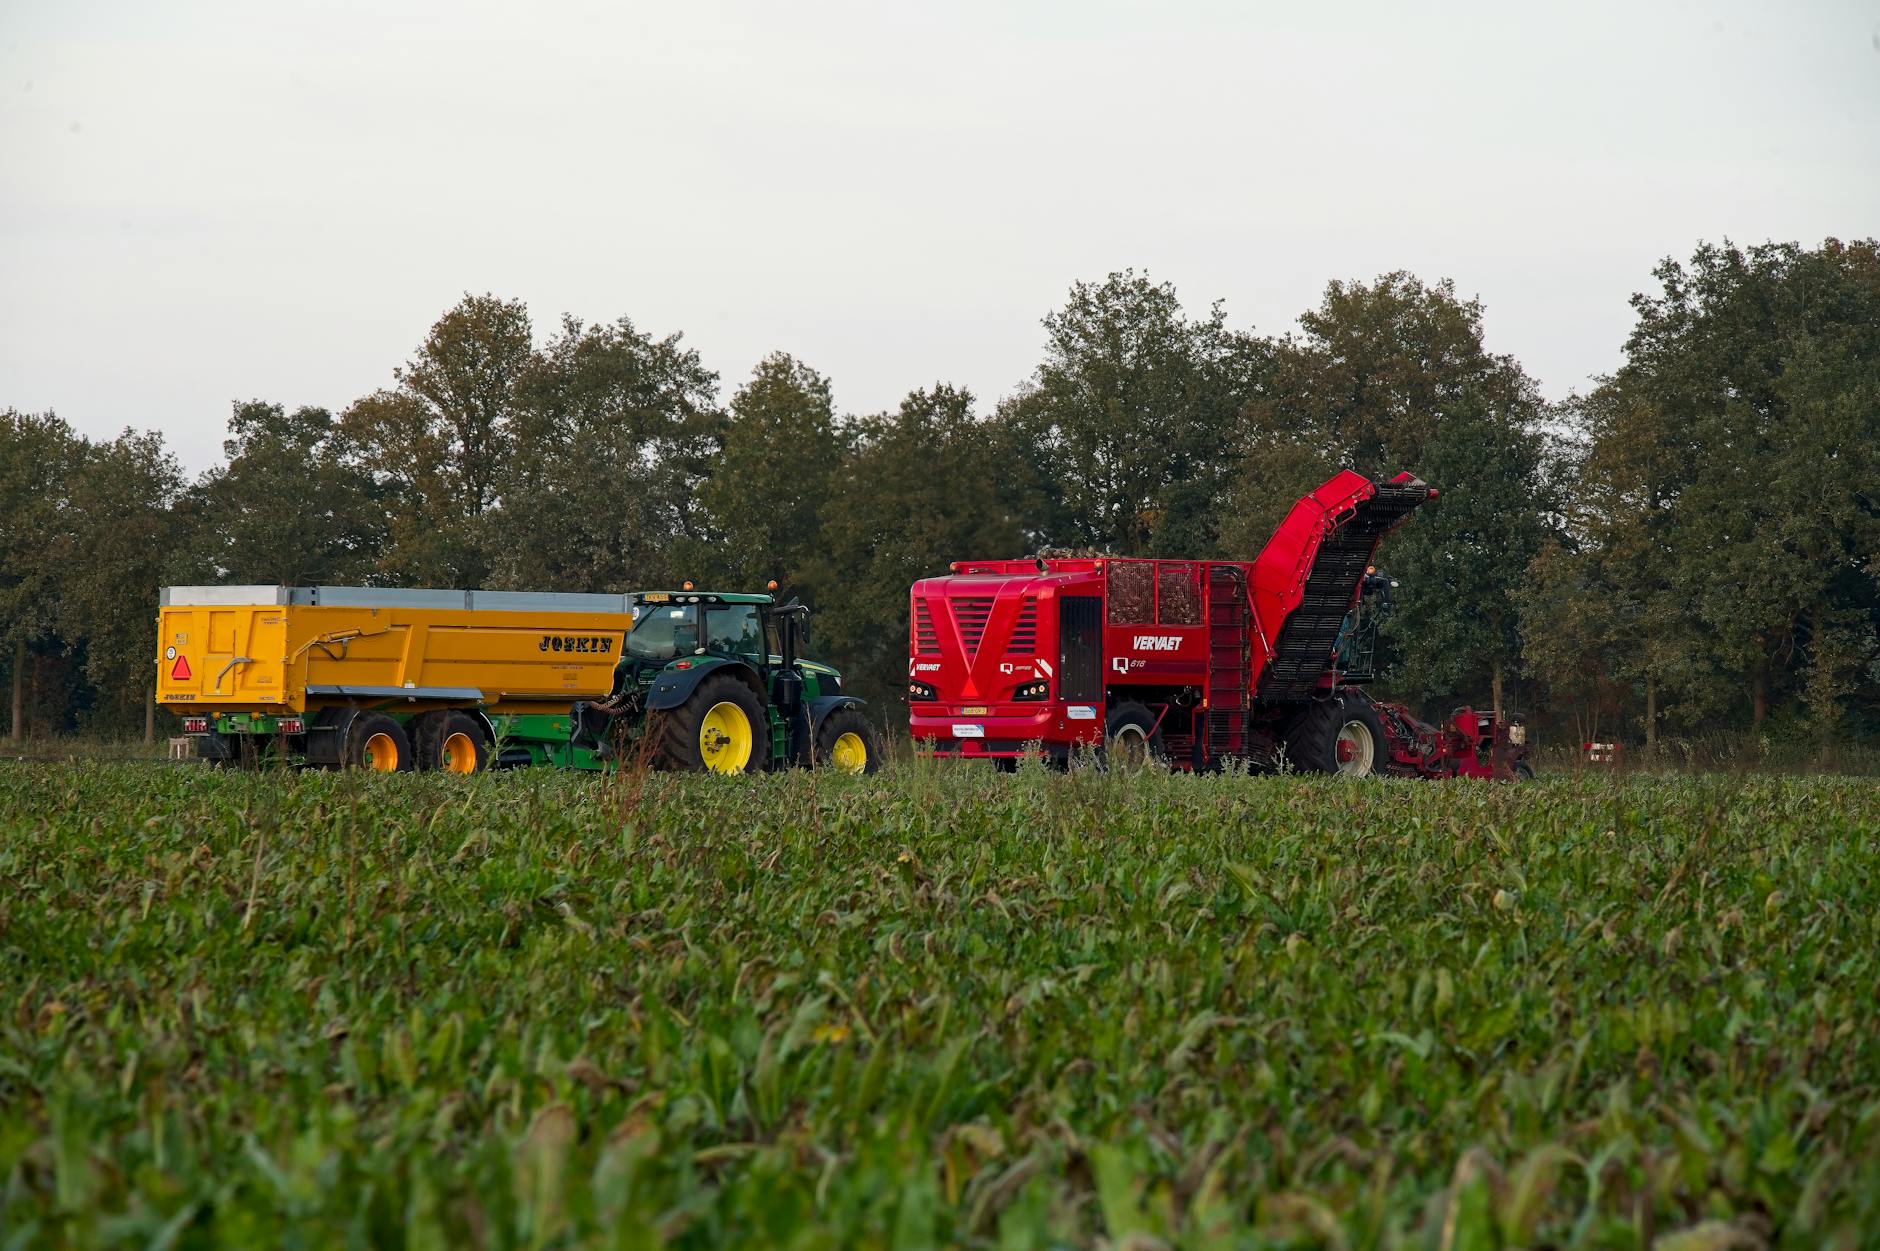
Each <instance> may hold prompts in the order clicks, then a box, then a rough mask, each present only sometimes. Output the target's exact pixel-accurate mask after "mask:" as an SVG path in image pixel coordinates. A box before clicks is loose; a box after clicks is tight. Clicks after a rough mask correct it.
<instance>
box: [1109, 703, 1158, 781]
mask: <svg viewBox="0 0 1880 1251" xmlns="http://www.w3.org/2000/svg"><path fill="white" fill-rule="evenodd" d="M1101 756H1102V759H1103V762H1104V764H1105V765H1106V766H1109V767H1113V768H1124V769H1130V768H1140V767H1142V766H1143V765H1148V764H1161V763H1162V762H1163V760H1164V759H1165V757H1164V755H1163V752H1162V727H1161V726H1159V725H1157V724H1156V717H1155V714H1154V713H1153V712H1150V711H1149V710H1148V709H1147V708H1145V707H1143V706H1142V705H1141V704H1138V703H1136V702H1134V701H1133V700H1132V701H1130V702H1128V703H1122V704H1118V705H1117V706H1116V707H1114V708H1112V709H1110V715H1109V716H1108V717H1106V718H1104V722H1103V749H1102V752H1101Z"/></svg>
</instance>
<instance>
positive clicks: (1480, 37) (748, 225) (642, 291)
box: [0, 0, 1880, 470]
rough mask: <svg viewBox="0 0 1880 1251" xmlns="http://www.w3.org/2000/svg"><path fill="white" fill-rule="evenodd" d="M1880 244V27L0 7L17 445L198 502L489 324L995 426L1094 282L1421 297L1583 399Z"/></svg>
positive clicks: (361, 3) (1224, 11) (265, 1)
mask: <svg viewBox="0 0 1880 1251" xmlns="http://www.w3.org/2000/svg"><path fill="white" fill-rule="evenodd" d="M1874 234H1880V0H1860V2H1857V3H1843V2H1838V0H1795V2H1792V3H1751V4H1744V3H1716V4H1696V3H1655V2H1652V0H1628V2H1627V3H1618V4H1592V3H1575V4H1570V5H1560V6H1557V7H1556V9H1555V11H1554V12H1552V13H1551V14H1543V13H1542V6H1538V5H1531V4H1522V3H1510V2H1509V0H1493V2H1489V3H1481V4H1443V3H1406V2H1404V0H1392V2H1390V3H1376V4H1371V3H1363V4H1358V3H1309V2H1307V0H1292V2H1291V3H1285V4H1252V3H1177V2H1174V0H1162V2H1161V3H1141V4H1120V3H1118V4H1113V3H1103V2H1101V0H1065V2H1062V3H1055V2H1054V3H1025V2H1024V0H1007V2H1004V3H943V2H940V0H925V2H922V3H913V2H899V3H895V2H889V0H879V2H876V3H811V2H805V3H787V2H783V3H780V2H778V0H769V2H767V3H758V2H753V3H708V2H704V0H668V2H667V3H663V4H658V5H653V4H640V3H630V2H618V3H601V2H592V3H564V2H556V3H545V2H543V0H533V2H531V3H520V2H516V3H502V4H480V3H479V4H472V3H461V2H453V3H442V2H440V3H435V4H420V3H415V2H412V0H354V2H351V3H331V4H300V3H285V2H280V0H235V2H230V3H220V2H209V0H204V2H184V0H176V2H172V3H162V2H158V0H135V2H133V0H119V2H105V0H95V2H94V0H0V407H4V406H7V405H11V406H14V407H17V408H22V409H28V410H35V411H37V410H43V409H55V410H56V411H57V412H59V413H60V414H61V415H62V416H64V417H65V418H66V419H67V420H69V421H71V422H72V423H73V424H74V425H75V426H76V427H78V429H79V430H81V431H82V432H84V433H86V434H89V435H94V436H109V435H111V434H113V433H115V432H116V431H117V430H118V429H119V428H121V427H122V426H125V425H127V424H128V425H135V426H138V427H156V428H159V429H161V430H162V431H163V432H164V433H165V434H166V435H167V436H168V438H169V440H170V442H171V444H172V446H174V447H175V448H176V450H177V451H178V453H179V455H180V456H181V457H182V459H183V461H184V463H185V464H186V465H187V466H188V467H189V468H191V469H192V470H194V469H200V468H203V467H204V466H206V465H209V464H211V463H213V461H214V460H215V459H216V458H217V457H218V456H219V454H220V441H221V439H222V437H223V425H224V422H225V420H226V418H227V415H228V409H229V404H230V402H231V401H232V400H235V399H246V398H249V397H262V398H266V399H270V400H276V401H279V402H282V403H285V404H287V405H289V406H293V405H298V404H323V405H327V406H329V407H331V408H333V409H334V410H335V411H337V410H338V409H340V408H342V407H343V406H344V405H345V404H346V403H347V402H349V401H350V400H352V399H353V398H355V397H357V396H359V395H361V394H364V393H365V392H367V391H370V390H371V389H373V388H375V387H378V386H382V385H385V384H387V383H388V382H389V381H390V379H391V371H392V368H393V367H394V366H395V365H397V364H399V363H400V362H402V361H404V360H405V359H406V358H407V357H408V356H409V355H410V353H411V351H412V349H413V347H414V346H415V345H416V344H417V343H418V341H419V339H420V338H421V337H422V336H423V334H424V333H425V330H426V329H427V328H428V326H429V325H430V323H431V322H432V321H434V320H435V319H436V317H437V316H438V315H439V314H440V313H441V312H442V311H443V310H444V309H445V308H446V307H448V306H449V305H450V304H452V303H453V302H454V301H456V300H457V299H458V298H459V297H460V296H461V295H462V294H463V293H464V292H466V291H475V292H483V291H490V292H494V293H497V294H499V295H502V296H506V297H519V298H521V299H523V300H524V301H526V302H527V304H528V305H529V308H530V310H531V312H532V313H533V314H534V318H535V322H536V327H537V333H538V336H540V335H542V334H543V333H545V332H546V331H547V330H549V329H551V328H552V327H553V326H554V324H555V323H556V322H557V321H558V319H559V317H560V315H561V314H562V313H564V312H568V313H572V314H574V315H575V316H577V317H580V318H582V319H584V320H587V321H596V320H611V319H613V318H616V317H618V316H620V315H622V314H625V315H627V316H630V317H631V318H632V319H633V320H634V321H635V323H636V324H637V325H639V327H640V328H641V329H643V330H647V331H651V332H653V333H656V334H665V333H669V332H672V331H683V332H684V334H685V336H686V338H687V340H688V341H689V342H690V343H691V344H692V345H693V346H694V347H696V348H698V349H699V351H700V352H701V353H702V354H703V356H704V359H705V362H706V363H707V364H708V365H709V366H711V367H712V368H714V369H716V370H717V371H718V372H719V373H720V374H721V376H722V377H723V379H724V382H725V385H726V389H727V392H728V390H729V388H730V387H732V386H735V385H736V384H737V382H738V381H739V380H740V379H742V378H743V377H744V376H745V375H746V374H748V372H749V371H750V369H751V367H752V365H754V364H755V363H756V361H757V360H758V358H759V357H761V356H762V355H763V354H764V353H766V352H768V351H771V350H774V349H782V350H785V351H789V352H792V353H795V354H796V355H798V356H800V357H802V358H803V359H804V360H806V361H808V362H809V363H810V364H812V365H814V366H815V367H816V368H818V369H820V370H822V371H824V372H825V373H828V374H829V375H831V376H832V378H833V379H834V382H835V389H836V400H837V404H838V407H839V408H840V409H841V410H842V411H845V412H861V411H872V410H878V409H882V408H886V407H889V406H892V405H893V404H894V403H896V402H897V401H898V400H899V398H900V397H901V395H902V394H904V393H905V392H906V391H907V390H909V389H910V388H912V387H915V386H920V385H925V384H928V383H931V382H933V381H935V380H947V381H952V382H957V383H961V384H964V385H967V386H969V387H971V388H972V390H973V391H975V392H976V393H977V394H978V395H979V396H980V397H981V400H982V411H983V410H984V409H988V408H990V406H991V404H992V402H993V401H995V400H996V399H997V397H998V396H1000V395H1002V394H1005V393H1007V392H1008V391H1010V390H1011V389H1012V387H1013V386H1014V385H1015V384H1016V383H1018V382H1019V381H1021V380H1022V379H1023V378H1024V377H1025V376H1026V375H1027V374H1028V372H1029V371H1030V370H1031V369H1032V367H1033V366H1034V365H1035V364H1036V362H1037V360H1038V357H1039V354H1040V348H1041V343H1042V332H1041V331H1040V329H1039V326H1038V319H1039V318H1040V317H1041V316H1042V315H1043V314H1044V313H1046V312H1047V311H1049V310H1050V309H1052V308H1053V307H1055V306H1057V305H1058V304H1059V303H1061V302H1062V299H1063V296H1064V293H1065V290H1066V289H1067V288H1068V287H1069V285H1070V284H1071V283H1072V282H1074V281H1076V280H1079V279H1100V278H1101V277H1102V276H1103V275H1104V274H1106V273H1108V272H1110V271H1111V270H1115V269H1122V268H1125V267H1129V266H1134V267H1136V268H1138V269H1146V270H1148V271H1149V272H1150V273H1151V274H1152V275H1153V276H1154V277H1156V278H1158V279H1167V280H1169V281H1172V282H1174V283H1175V284H1176V286H1177V287H1178V288H1179V289H1180V291H1181V294H1182V297H1183V299H1184V301H1185V302H1186V303H1187V304H1188V305H1189V307H1190V308H1191V309H1196V310H1199V309H1201V308H1203V307H1205V306H1206V304H1207V303H1208V302H1210V301H1212V300H1214V299H1224V300H1225V301H1226V307H1227V311H1228V314H1229V317H1230V319H1231V320H1232V321H1233V322H1234V324H1236V325H1238V326H1242V327H1245V326H1249V325H1251V326H1253V327H1254V328H1256V329H1258V330H1260V331H1262V332H1267V333H1273V332H1279V331H1283V330H1285V329H1288V328H1290V327H1292V326H1293V325H1294V322H1295V319H1296V318H1297V316H1298V314H1299V313H1300V312H1301V311H1302V310H1304V309H1306V308H1308V307H1310V306H1311V305H1312V304H1314V303H1315V302H1316V301H1317V298H1318V296H1319V293H1320V291H1321V290H1322V289H1323V287H1324V284H1325V282H1326V281H1327V280H1328V279H1331V278H1369V277H1373V276H1375V275H1377V274H1378V273H1381V272H1383V271H1386V270H1390V269H1396V268H1406V269H1410V270H1412V271H1414V272H1416V273H1417V274H1419V275H1420V276H1422V277H1423V278H1425V279H1426V280H1430V281H1434V280H1436V279H1438V278H1442V277H1450V278H1453V279H1454V280H1455V281H1456V284H1457V287H1458V288H1459V289H1460V291H1461V292H1463V293H1464V294H1466V295H1475V296H1479V297H1480V298H1481V299H1482V300H1483V302H1484V303H1485V305H1486V307H1487V329H1488V339H1489V344H1490V346H1491V347H1492V348H1493V349H1495V350H1497V351H1503V352H1510V353H1513V354H1514V355H1515V356H1516V357H1518V358H1519V359H1520V360H1521V361H1522V362H1523V363H1524V364H1525V365H1526V366H1527V368H1528V369H1529V371H1530V372H1531V373H1533V374H1534V375H1535V376H1536V377H1537V378H1538V379H1540V381H1541V384H1542V388H1543V390H1544V391H1545V392H1546V394H1547V395H1548V396H1549V397H1550V398H1558V397H1560V396H1563V395H1565V394H1566V393H1567V392H1568V391H1569V390H1570V389H1573V388H1576V387H1577V388H1582V389H1583V388H1584V386H1585V384H1586V380H1587V379H1588V377H1589V376H1591V375H1595V374H1598V373H1601V372H1604V371H1606V370H1609V369H1611V368H1612V367H1613V366H1614V365H1615V364H1616V363H1617V361H1618V353H1619V348H1620V344H1621V342H1622V341H1623V339H1624V337H1625V334H1626V331H1627V329H1628V327H1629V326H1630V323H1631V314H1630V310H1629V308H1628V306H1627V303H1626V299H1627V296H1628V295H1629V294H1630V293H1631V292H1633V291H1635V290H1639V289H1641V288H1643V287H1645V286H1647V285H1648V284H1649V281H1650V269H1651V267H1652V265H1653V263H1654V262H1655V261H1657V260H1658V259H1659V258H1660V257H1663V256H1665V255H1667V254H1675V255H1678V256H1681V257H1682V256H1688V255H1689V253H1690V251H1691V249H1692V247H1693V245H1694V244H1695V243H1696V242H1697V241H1698V240H1699V239H1720V238H1723V237H1725V236H1728V237H1730V238H1732V239H1735V240H1737V241H1739V242H1757V241H1761V240H1764V239H1767V238H1772V237H1773V238H1778V239H1798V240H1801V241H1803V242H1805V243H1811V244H1812V243H1817V242H1819V241H1820V240H1821V239H1822V238H1824V237H1825V236H1828V235H1838V236H1841V237H1844V238H1845V237H1854V236H1866V235H1874Z"/></svg>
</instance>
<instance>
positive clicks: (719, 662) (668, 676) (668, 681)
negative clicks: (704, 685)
mask: <svg viewBox="0 0 1880 1251" xmlns="http://www.w3.org/2000/svg"><path fill="white" fill-rule="evenodd" d="M727 670H729V671H730V672H732V673H734V674H736V675H737V677H738V679H739V680H740V681H742V682H744V683H746V684H748V685H749V686H750V688H751V689H752V690H753V691H756V692H757V697H758V699H759V700H761V701H763V702H764V703H766V704H768V703H769V702H770V697H769V696H768V695H767V694H765V693H764V684H763V682H762V681H760V680H759V679H758V676H757V670H755V669H753V668H752V667H751V666H750V665H747V664H745V663H744V662H743V661H741V660H730V659H727V658H725V657H723V656H701V657H699V658H698V659H697V660H695V661H693V662H692V665H691V667H690V668H688V669H674V668H672V667H671V666H667V667H666V668H665V669H663V670H661V671H660V674H659V676H658V677H656V678H654V679H653V685H652V688H651V689H650V690H648V691H647V692H646V710H647V711H648V712H664V711H666V710H667V709H669V708H677V707H678V706H679V705H680V704H683V703H684V702H685V701H686V700H688V699H690V698H692V692H693V691H695V690H697V689H698V684H699V683H700V682H703V681H704V680H705V679H706V678H707V677H709V676H710V675H712V674H714V673H723V672H725V671H727Z"/></svg>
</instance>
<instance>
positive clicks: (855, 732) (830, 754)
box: [816, 705, 881, 773]
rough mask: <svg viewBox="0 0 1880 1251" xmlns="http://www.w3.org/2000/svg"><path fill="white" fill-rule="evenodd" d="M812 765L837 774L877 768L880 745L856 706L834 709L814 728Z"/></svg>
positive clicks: (870, 770)
mask: <svg viewBox="0 0 1880 1251" xmlns="http://www.w3.org/2000/svg"><path fill="white" fill-rule="evenodd" d="M816 767H817V768H819V769H834V770H835V771H836V772H837V773H873V772H875V771H876V770H877V769H879V768H881V744H880V742H879V741H878V740H877V739H876V738H875V731H874V730H873V729H872V728H871V727H870V726H869V724H868V718H867V717H866V716H864V715H863V714H862V710H861V709H860V708H856V707H854V706H853V705H851V706H849V707H846V708H837V709H836V710H835V711H833V712H831V713H830V714H829V715H828V716H826V717H824V718H823V723H822V726H821V728H819V729H818V730H817V731H816Z"/></svg>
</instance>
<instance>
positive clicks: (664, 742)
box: [647, 673, 770, 773]
mask: <svg viewBox="0 0 1880 1251" xmlns="http://www.w3.org/2000/svg"><path fill="white" fill-rule="evenodd" d="M647 732H648V734H649V735H650V736H651V738H652V742H653V749H652V751H653V764H654V767H656V768H659V769H665V770H669V771H671V772H676V773H762V772H763V771H764V766H765V765H766V764H767V763H769V760H770V719H769V718H768V717H767V716H765V715H764V705H763V703H762V702H761V701H759V700H758V698H757V696H756V695H755V694H753V693H752V691H751V688H750V687H748V686H746V685H745V684H744V683H742V682H740V681H738V679H736V678H734V677H732V676H731V675H730V674H728V673H714V674H712V675H711V676H710V677H708V678H706V679H705V680H704V681H703V682H700V683H699V684H698V688H697V689H696V690H694V691H693V692H692V694H691V697H690V698H688V699H687V700H686V701H685V702H684V703H683V704H680V705H679V706H678V707H677V708H669V709H667V710H665V711H664V712H655V713H653V714H651V715H650V716H649V718H648V721H647Z"/></svg>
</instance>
